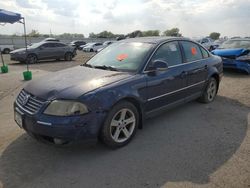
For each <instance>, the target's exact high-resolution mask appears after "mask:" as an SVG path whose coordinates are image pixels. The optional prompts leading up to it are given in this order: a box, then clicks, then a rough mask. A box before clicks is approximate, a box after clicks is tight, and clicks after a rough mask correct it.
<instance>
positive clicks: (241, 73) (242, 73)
mask: <svg viewBox="0 0 250 188" xmlns="http://www.w3.org/2000/svg"><path fill="white" fill-rule="evenodd" d="M223 74H224V76H228V77H235V78H239V77H249V74H248V73H247V72H245V71H240V70H236V69H230V68H227V69H223Z"/></svg>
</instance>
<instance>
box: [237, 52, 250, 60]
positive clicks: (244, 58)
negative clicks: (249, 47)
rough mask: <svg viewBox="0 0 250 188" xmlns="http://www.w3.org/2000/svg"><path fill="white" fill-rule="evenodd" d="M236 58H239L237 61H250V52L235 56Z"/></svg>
mask: <svg viewBox="0 0 250 188" xmlns="http://www.w3.org/2000/svg"><path fill="white" fill-rule="evenodd" d="M236 60H239V61H250V53H249V54H247V55H243V56H240V57H237V58H236Z"/></svg>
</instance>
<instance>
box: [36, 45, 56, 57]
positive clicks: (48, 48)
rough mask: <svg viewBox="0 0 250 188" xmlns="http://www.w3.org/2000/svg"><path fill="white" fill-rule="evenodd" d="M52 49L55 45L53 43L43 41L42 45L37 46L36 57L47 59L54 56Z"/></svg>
mask: <svg viewBox="0 0 250 188" xmlns="http://www.w3.org/2000/svg"><path fill="white" fill-rule="evenodd" d="M54 49H55V45H54V43H45V44H43V45H42V46H40V47H39V50H38V52H37V53H38V58H39V59H49V58H52V57H53V56H54Z"/></svg>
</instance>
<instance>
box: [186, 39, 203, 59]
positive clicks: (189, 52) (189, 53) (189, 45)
mask: <svg viewBox="0 0 250 188" xmlns="http://www.w3.org/2000/svg"><path fill="white" fill-rule="evenodd" d="M181 44H182V47H183V51H184V56H185V60H186V62H192V61H197V60H200V59H202V53H201V50H200V47H199V46H198V45H197V44H195V43H193V42H190V41H181Z"/></svg>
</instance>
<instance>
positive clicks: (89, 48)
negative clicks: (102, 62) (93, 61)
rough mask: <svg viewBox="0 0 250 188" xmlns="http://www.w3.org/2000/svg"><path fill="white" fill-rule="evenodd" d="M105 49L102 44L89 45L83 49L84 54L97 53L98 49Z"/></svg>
mask: <svg viewBox="0 0 250 188" xmlns="http://www.w3.org/2000/svg"><path fill="white" fill-rule="evenodd" d="M100 48H103V44H102V43H100V42H93V43H88V44H87V45H85V46H84V47H83V49H82V50H83V51H84V52H97V50H98V49H100Z"/></svg>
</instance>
